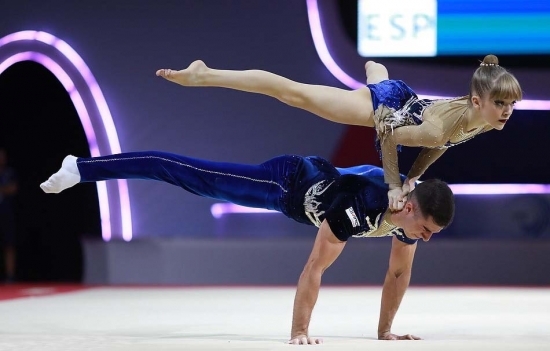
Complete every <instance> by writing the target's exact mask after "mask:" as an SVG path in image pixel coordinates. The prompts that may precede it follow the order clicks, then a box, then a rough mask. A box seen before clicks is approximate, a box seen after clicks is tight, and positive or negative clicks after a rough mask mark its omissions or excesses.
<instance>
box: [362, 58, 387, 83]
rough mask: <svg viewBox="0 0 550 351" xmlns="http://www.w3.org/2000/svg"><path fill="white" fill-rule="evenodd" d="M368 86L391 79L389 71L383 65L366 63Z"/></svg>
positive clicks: (371, 62) (372, 62)
mask: <svg viewBox="0 0 550 351" xmlns="http://www.w3.org/2000/svg"><path fill="white" fill-rule="evenodd" d="M365 73H366V76H367V84H376V83H379V82H381V81H383V80H386V79H388V78H389V75H388V69H387V68H386V66H384V65H383V64H381V63H378V62H374V61H367V63H365Z"/></svg>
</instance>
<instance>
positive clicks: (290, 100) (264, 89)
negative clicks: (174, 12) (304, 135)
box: [156, 60, 374, 127]
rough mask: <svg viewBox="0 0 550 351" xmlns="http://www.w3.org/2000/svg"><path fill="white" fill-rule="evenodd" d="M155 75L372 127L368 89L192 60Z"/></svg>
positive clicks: (183, 83)
mask: <svg viewBox="0 0 550 351" xmlns="http://www.w3.org/2000/svg"><path fill="white" fill-rule="evenodd" d="M156 74H157V76H159V77H163V78H165V79H167V80H169V81H171V82H174V83H177V84H180V85H183V86H194V87H221V88H228V89H234V90H240V91H246V92H250V93H257V94H263V95H267V96H271V97H273V98H275V99H278V100H280V101H282V102H283V103H285V104H287V105H290V106H293V107H297V108H300V109H303V110H306V111H309V112H311V113H313V114H315V115H318V116H319V117H322V118H325V119H327V120H330V121H333V122H337V123H343V124H353V125H361V126H369V127H373V126H374V122H373V115H374V113H373V107H372V100H371V96H370V90H369V89H368V88H361V89H357V90H344V89H339V88H334V87H329V86H323V85H312V84H303V83H298V82H295V81H293V80H290V79H288V78H285V77H282V76H279V75H276V74H273V73H270V72H267V71H263V70H244V71H233V70H218V69H211V68H209V67H207V66H206V65H205V64H204V62H202V61H200V60H199V61H195V62H193V63H191V65H189V67H187V68H186V69H183V70H179V71H177V70H171V69H161V70H158V71H157V73H156Z"/></svg>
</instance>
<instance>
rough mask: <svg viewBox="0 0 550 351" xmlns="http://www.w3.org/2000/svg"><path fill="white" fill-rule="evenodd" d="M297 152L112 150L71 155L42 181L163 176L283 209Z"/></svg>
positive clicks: (52, 188) (62, 183) (48, 186)
mask: <svg viewBox="0 0 550 351" xmlns="http://www.w3.org/2000/svg"><path fill="white" fill-rule="evenodd" d="M295 163H296V157H295V156H281V157H277V158H274V159H271V160H269V161H266V162H265V163H262V164H260V165H242V164H236V163H225V162H211V161H206V160H200V159H195V158H191V157H185V156H181V155H176V154H173V153H167V152H160V151H149V152H131V153H123V154H115V155H110V156H101V157H92V158H76V157H74V156H67V157H66V158H65V160H64V161H63V165H62V167H61V169H60V170H59V171H58V172H57V173H55V174H54V175H52V176H51V177H50V178H49V179H48V180H47V181H46V182H44V183H42V184H41V185H40V187H41V188H42V190H44V191H45V192H46V193H59V192H61V191H63V190H64V189H67V188H69V187H71V186H74V185H76V184H78V183H84V182H97V181H103V180H111V179H142V180H157V181H163V182H166V183H170V184H173V185H176V186H179V187H181V188H183V189H185V190H187V191H189V192H191V193H193V194H196V195H199V196H203V197H210V198H215V199H219V200H225V201H229V202H232V203H235V204H238V205H242V206H248V207H258V208H267V209H274V210H280V208H279V201H278V200H279V199H280V197H281V195H282V194H283V193H285V192H287V191H288V189H286V188H285V185H284V184H286V182H285V181H284V177H285V176H287V175H289V174H291V173H292V172H293V171H294V168H293V167H295V166H293V165H295Z"/></svg>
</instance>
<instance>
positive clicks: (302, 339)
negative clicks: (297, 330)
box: [288, 336, 323, 345]
mask: <svg viewBox="0 0 550 351" xmlns="http://www.w3.org/2000/svg"><path fill="white" fill-rule="evenodd" d="M288 343H289V344H291V345H318V344H322V343H323V339H321V338H308V337H306V336H299V337H297V338H294V339H292V340H290V341H289V342H288Z"/></svg>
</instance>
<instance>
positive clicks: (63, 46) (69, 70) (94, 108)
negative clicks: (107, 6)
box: [0, 30, 132, 241]
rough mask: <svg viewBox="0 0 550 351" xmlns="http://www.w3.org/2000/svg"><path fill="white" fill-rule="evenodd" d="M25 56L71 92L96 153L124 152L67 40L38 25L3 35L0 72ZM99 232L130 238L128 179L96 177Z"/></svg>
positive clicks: (87, 73) (87, 71)
mask: <svg viewBox="0 0 550 351" xmlns="http://www.w3.org/2000/svg"><path fill="white" fill-rule="evenodd" d="M21 61H34V62H37V63H39V64H41V65H43V66H44V67H46V68H47V69H48V70H49V71H51V72H52V73H53V74H54V75H55V76H56V78H57V79H58V80H59V81H60V82H61V84H62V85H63V87H64V88H65V89H66V90H67V93H69V96H70V98H71V100H72V102H73V104H74V106H75V108H76V111H77V113H78V116H79V118H80V122H81V123H82V127H83V128H84V133H85V134H86V139H87V141H88V146H89V148H90V154H91V155H92V156H101V155H105V154H113V153H120V152H121V149H120V143H119V140H118V134H117V131H116V127H115V124H114V121H113V117H112V116H111V112H110V110H109V107H108V105H107V102H106V101H105V98H104V96H103V93H102V92H101V89H100V88H99V85H98V84H97V81H96V80H95V78H94V76H93V75H92V72H91V71H90V69H89V68H88V66H87V65H86V63H84V60H83V59H82V58H81V57H80V55H78V53H77V52H76V51H75V50H74V49H73V48H72V47H71V46H69V44H67V43H66V42H64V41H63V40H61V39H59V38H56V37H55V36H53V35H51V34H49V33H46V32H40V31H31V30H28V31H21V32H16V33H12V34H9V35H6V36H4V37H2V38H0V74H2V72H4V71H5V70H6V69H7V68H8V67H10V66H11V65H13V64H15V63H17V62H21ZM96 184H97V193H98V199H99V209H100V216H101V234H102V237H103V239H104V240H105V241H109V240H111V238H113V237H115V236H120V237H122V239H124V240H125V241H130V240H131V239H132V216H131V209H130V198H129V193H128V184H127V182H126V180H117V181H116V182H110V183H108V182H97V183H96Z"/></svg>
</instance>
